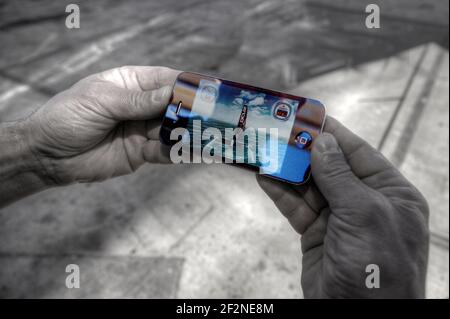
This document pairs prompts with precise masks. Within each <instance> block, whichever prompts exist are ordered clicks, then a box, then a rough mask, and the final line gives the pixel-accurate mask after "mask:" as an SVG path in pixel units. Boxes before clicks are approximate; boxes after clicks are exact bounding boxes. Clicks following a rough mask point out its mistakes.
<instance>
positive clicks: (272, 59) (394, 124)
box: [0, 0, 449, 298]
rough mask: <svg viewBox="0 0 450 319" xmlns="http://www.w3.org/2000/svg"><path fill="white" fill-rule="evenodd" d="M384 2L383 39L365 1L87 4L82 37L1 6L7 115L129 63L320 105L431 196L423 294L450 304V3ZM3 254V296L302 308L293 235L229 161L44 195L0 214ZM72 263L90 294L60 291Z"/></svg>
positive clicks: (24, 6) (0, 93) (21, 7)
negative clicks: (204, 300)
mask: <svg viewBox="0 0 450 319" xmlns="http://www.w3.org/2000/svg"><path fill="white" fill-rule="evenodd" d="M375 3H378V4H380V7H381V9H382V10H386V11H389V14H388V16H387V17H386V18H385V19H383V20H382V26H383V27H382V29H380V30H378V31H375V30H368V29H365V28H364V27H362V26H363V23H364V18H365V14H364V11H363V9H364V8H362V4H361V2H360V1H349V2H343V1H325V0H320V1H293V0H287V1H284V2H283V4H282V5H280V3H278V2H276V1H272V0H268V1H264V0H244V1H236V2H232V3H231V2H229V1H214V2H211V1H198V0H197V1H195V0H188V1H183V2H180V1H175V0H169V1H165V2H157V1H145V2H143V1H137V0H132V1H127V2H126V3H118V2H115V1H111V0H102V1H95V2H92V1H82V2H80V4H81V6H82V10H83V11H82V14H83V17H84V18H82V19H83V20H82V23H83V27H82V28H81V29H80V30H75V31H70V30H67V29H66V28H64V27H61V26H62V23H63V15H62V14H61V12H63V11H62V10H61V7H64V5H63V4H60V3H59V2H58V3H56V2H51V1H43V2H34V1H23V2H20V4H19V2H17V1H9V2H6V3H5V4H3V3H2V7H0V42H1V43H3V44H5V45H6V46H7V47H8V50H0V119H1V120H2V121H5V120H15V119H18V118H21V117H23V116H25V115H27V114H29V113H30V112H32V110H34V109H35V108H36V107H38V106H39V105H41V104H42V103H44V102H45V101H46V100H47V99H48V98H49V97H50V96H52V95H53V94H54V93H56V92H58V91H60V90H63V89H66V88H67V87H69V86H70V85H72V84H73V83H74V82H76V81H77V80H79V79H80V78H82V77H84V76H86V75H88V74H90V73H92V72H97V71H100V70H104V69H107V68H111V67H115V66H118V65H126V64H134V65H136V64H142V65H167V66H171V67H175V68H179V69H187V70H192V71H197V72H204V73H208V74H212V75H218V76H221V77H225V78H230V79H233V80H237V81H244V82H247V83H251V84H255V85H261V86H266V87H269V88H274V89H282V90H290V92H292V93H294V94H299V95H304V96H308V97H316V98H318V99H319V100H322V101H324V103H325V104H326V105H327V107H328V111H329V113H330V114H332V115H333V116H336V117H337V118H339V119H340V120H341V121H343V122H344V123H345V124H346V125H347V126H349V127H350V128H351V129H352V130H354V131H355V132H357V133H358V134H360V135H361V136H363V137H364V138H366V139H367V140H368V141H369V142H370V143H371V144H372V145H374V146H375V147H379V148H381V149H382V151H383V152H384V153H385V154H386V155H387V156H388V157H389V158H391V159H392V160H393V161H394V163H396V165H398V166H399V167H400V169H401V170H402V171H403V172H404V173H405V174H406V175H407V176H408V178H410V179H411V180H412V181H413V182H414V183H415V184H416V185H417V186H418V187H419V188H420V189H421V190H422V191H423V192H424V193H425V195H426V197H427V199H428V201H429V203H430V207H431V219H430V226H431V229H432V231H433V236H432V238H431V246H430V266H429V274H428V281H427V291H428V293H427V294H428V297H447V298H448V180H449V178H448V157H449V155H448V125H449V124H448V1H443V0H433V1H428V2H427V3H426V4H424V3H422V2H421V1H416V0H414V1H409V0H408V1H404V0H401V1H383V0H380V1H378V0H377V1H376V2H375ZM446 38H447V40H446ZM430 43H438V44H441V45H440V46H439V45H436V44H434V45H433V44H430ZM445 91H447V95H446V94H445ZM423 97H425V99H424V100H422V98H423ZM445 98H446V99H445ZM399 106H401V107H399ZM444 113H445V114H446V116H442V114H444ZM417 114H419V115H420V116H419V115H417ZM391 119H393V120H391ZM410 123H413V124H414V125H413V128H414V127H417V128H419V130H420V132H424V133H425V135H423V134H420V135H419V134H417V131H418V130H413V133H414V134H409V132H411V124H410ZM409 136H411V137H410V138H409ZM421 136H426V139H427V140H428V141H429V140H433V141H434V142H433V143H432V144H431V143H425V144H423V143H422V142H421ZM436 136H439V137H440V138H439V139H436V138H435V137H436ZM403 145H408V147H407V148H406V151H405V152H402V153H399V150H403V148H402V147H403ZM396 154H397V155H396ZM400 155H401V156H400ZM425 160H426V161H425ZM425 162H426V163H432V164H433V165H424V164H423V163H425ZM0 242H1V243H2V244H1V245H0V263H1V265H2V267H1V268H0V269H1V271H0V278H2V279H0V283H2V284H3V282H4V283H5V284H4V285H3V287H4V288H3V290H0V294H2V296H6V297H13V296H37V297H57V296H63V297H111V296H112V297H136V296H137V297H153V298H158V297H188V298H199V297H215V298H227V297H246V298H252V297H253V298H260V297H261V298H262V297H285V298H299V297H302V292H301V289H300V271H301V252H300V245H299V237H298V235H297V234H296V233H295V232H294V231H293V230H292V229H291V228H290V226H289V225H288V223H287V222H286V220H285V219H284V218H283V217H282V216H281V215H280V214H279V213H278V212H277V210H276V208H275V206H274V205H273V203H272V202H271V201H270V200H269V199H268V198H267V197H266V196H265V194H263V192H262V191H261V190H260V189H259V188H258V186H257V184H256V181H255V178H254V174H253V173H250V172H247V171H243V170H240V169H237V168H233V167H229V166H225V165H209V166H204V165H183V166H181V165H178V166H163V165H147V166H145V167H142V168H141V169H139V170H138V171H137V172H136V173H135V174H133V175H130V176H125V177H120V178H116V179H113V180H109V181H106V182H104V183H101V184H80V185H73V186H70V187H65V188H59V189H51V190H47V191H45V192H42V193H39V194H36V195H34V196H31V197H29V198H26V199H24V200H23V201H20V202H18V203H15V204H13V205H11V206H9V207H7V208H5V209H2V210H0ZM73 256H76V257H77V258H78V259H77V260H78V262H79V263H80V265H81V269H89V270H87V273H86V276H87V277H86V278H88V280H86V285H83V286H84V287H86V289H87V290H83V291H81V290H80V291H78V292H75V291H71V290H67V289H66V288H64V286H61V283H62V282H63V281H62V280H63V279H64V276H65V273H63V270H64V267H63V266H65V265H66V264H67V263H70V262H72V261H73ZM130 267H131V268H133V269H135V270H136V276H130V275H129V274H127V272H126V269H128V268H129V269H131V268H130ZM34 268H36V271H37V273H38V276H37V277H38V278H32V276H33V274H34V272H33V271H34ZM46 268H48V269H52V271H51V273H50V272H47V271H46V270H45V269H46ZM146 270H147V271H148V272H146ZM168 270H170V273H169V271H168ZM53 273H55V274H57V275H55V276H53V275H52V274H53ZM169 277H170V278H169ZM3 278H4V279H3ZM17 278H26V280H22V282H21V283H19V284H17V280H16V279H17ZM27 278H29V279H27ZM95 278H98V280H97V281H96V280H95ZM104 278H113V280H112V282H108V283H105V282H104ZM139 278H144V280H142V281H139V280H138V279H139ZM163 279H164V280H167V283H166V284H163V283H161V282H162V281H163ZM131 286H133V287H135V288H130V287H131ZM27 291H28V292H27Z"/></svg>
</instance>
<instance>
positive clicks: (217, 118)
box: [160, 72, 326, 184]
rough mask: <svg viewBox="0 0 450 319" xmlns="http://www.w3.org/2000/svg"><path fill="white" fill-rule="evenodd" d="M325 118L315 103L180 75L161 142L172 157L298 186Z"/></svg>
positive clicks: (239, 85) (230, 82)
mask: <svg viewBox="0 0 450 319" xmlns="http://www.w3.org/2000/svg"><path fill="white" fill-rule="evenodd" d="M325 117H326V110H325V107H324V106H323V104H322V103H320V102H319V101H317V100H314V99H309V98H304V97H299V96H294V95H291V94H286V93H281V92H276V91H272V90H268V89H263V88H258V87H254V86H250V85H246V84H242V83H237V82H232V81H228V80H223V79H218V78H214V77H210V76H206V75H201V74H196V73H190V72H183V73H180V74H179V76H178V78H177V80H176V82H175V84H174V87H173V92H172V97H171V99H170V102H169V105H168V106H167V111H166V113H165V116H164V119H163V123H162V126H161V131H160V139H161V142H162V143H163V144H165V145H168V146H171V147H172V148H174V147H175V148H176V151H177V152H174V153H172V152H171V155H173V154H178V155H180V153H182V152H186V150H187V152H192V153H195V154H198V155H201V156H203V157H208V158H210V157H212V158H214V159H215V162H217V159H219V160H221V161H223V162H225V163H232V164H238V165H240V166H243V167H246V168H250V169H253V170H259V172H260V173H261V174H264V175H267V176H269V177H272V178H275V179H278V180H282V181H285V182H288V183H293V184H302V183H304V182H306V181H307V180H308V178H309V175H310V167H311V165H310V155H311V153H310V148H311V143H312V142H313V140H314V139H315V138H316V137H317V135H319V134H320V133H321V131H322V129H323V125H324V122H325ZM180 150H181V152H180Z"/></svg>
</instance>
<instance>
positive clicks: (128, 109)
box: [23, 66, 178, 185]
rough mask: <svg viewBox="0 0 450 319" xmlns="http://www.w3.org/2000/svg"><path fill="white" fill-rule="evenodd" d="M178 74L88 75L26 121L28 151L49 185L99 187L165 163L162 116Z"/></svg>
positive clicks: (122, 71)
mask: <svg viewBox="0 0 450 319" xmlns="http://www.w3.org/2000/svg"><path fill="white" fill-rule="evenodd" d="M177 75H178V71H175V70H171V69H168V68H163V67H139V66H126V67H120V68H116V69H112V70H108V71H105V72H102V73H98V74H94V75H91V76H89V77H87V78H85V79H83V80H81V81H79V82H78V83H76V84H75V85H73V86H72V87H71V88H70V89H68V90H66V91H64V92H61V93H60V94H58V95H56V96H54V97H53V98H52V99H50V100H49V101H48V102H47V103H46V104H45V105H43V106H42V107H41V108H39V109H38V110H37V111H36V112H35V113H33V114H32V115H31V116H30V117H29V118H27V119H26V120H25V122H24V123H23V126H24V127H25V128H26V129H27V130H28V132H29V134H27V136H29V141H28V142H29V145H30V149H31V150H32V151H33V153H34V154H35V156H36V158H37V159H38V160H39V161H40V162H41V163H42V169H43V171H45V175H46V178H47V179H49V180H51V183H52V184H56V185H64V184H69V183H72V182H92V181H102V180H105V179H107V178H110V177H114V176H119V175H124V174H128V173H131V172H133V171H135V170H136V169H137V168H138V167H139V166H141V165H142V164H143V163H144V162H145V161H148V162H156V163H158V162H168V159H167V157H166V156H164V154H163V153H162V150H161V147H162V146H161V144H160V143H159V138H158V134H159V127H160V123H161V116H162V114H163V112H164V110H165V107H166V105H167V103H168V101H169V98H170V95H171V91H172V86H173V83H174V82H175V79H176V76H177Z"/></svg>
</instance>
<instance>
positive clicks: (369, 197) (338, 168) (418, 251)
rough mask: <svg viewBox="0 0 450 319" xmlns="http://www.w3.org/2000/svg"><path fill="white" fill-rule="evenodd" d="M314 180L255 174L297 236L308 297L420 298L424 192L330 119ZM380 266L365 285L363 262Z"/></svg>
mask: <svg viewBox="0 0 450 319" xmlns="http://www.w3.org/2000/svg"><path fill="white" fill-rule="evenodd" d="M311 169H312V176H313V181H311V183H310V184H309V185H305V186H292V185H289V184H286V183H281V182H277V181H275V180H271V179H269V178H266V177H263V176H258V181H259V183H260V185H261V187H262V188H263V190H264V191H265V192H266V193H267V194H268V195H269V196H270V197H271V198H272V200H273V201H274V202H275V204H276V206H277V207H278V208H279V209H280V211H281V212H282V213H283V214H284V215H285V216H286V217H287V218H288V220H289V222H290V223H291V225H292V226H293V227H294V229H295V230H296V231H297V232H298V233H300V234H302V237H301V243H302V251H303V269H302V280H301V281H302V288H303V293H304V295H305V297H310V298H366V297H367V298H408V297H410V298H411V297H412V298H421V297H424V294H425V275H426V268H427V259H428V236H429V235H428V206H427V202H426V200H425V199H424V197H423V196H422V195H421V194H420V193H419V191H418V190H417V189H416V188H415V187H414V186H413V185H412V184H411V183H409V182H408V181H407V180H406V178H405V177H404V176H403V175H402V174H401V173H400V172H399V171H398V170H397V169H396V168H395V167H393V166H392V164H391V163H390V162H389V161H388V160H387V159H386V158H385V157H384V156H383V155H382V154H381V153H380V152H378V151H377V150H375V149H374V148H372V147H371V146H370V145H369V144H368V143H366V142H365V141H363V140H362V139H361V138H359V137H358V136H356V135H355V134H353V133H352V132H350V131H349V130H348V129H347V128H345V127H344V126H343V125H342V124H341V123H339V122H338V121H337V120H335V119H333V118H330V117H328V119H327V121H326V124H325V128H324V133H323V134H321V135H320V136H319V137H318V138H317V139H316V141H315V142H314V144H313V147H312V154H311ZM370 264H375V265H377V266H378V267H379V271H380V273H379V275H380V277H379V278H380V287H379V288H372V289H369V288H368V287H367V286H366V279H367V276H369V274H370V273H367V272H366V267H367V266H368V265H370Z"/></svg>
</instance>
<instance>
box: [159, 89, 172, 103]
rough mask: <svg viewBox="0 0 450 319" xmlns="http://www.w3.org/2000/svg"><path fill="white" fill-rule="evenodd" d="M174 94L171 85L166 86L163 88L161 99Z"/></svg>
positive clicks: (163, 99)
mask: <svg viewBox="0 0 450 319" xmlns="http://www.w3.org/2000/svg"><path fill="white" fill-rule="evenodd" d="M171 94H172V88H171V87H169V86H164V87H162V88H161V95H160V101H165V100H168V99H169V98H170V95H171Z"/></svg>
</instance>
